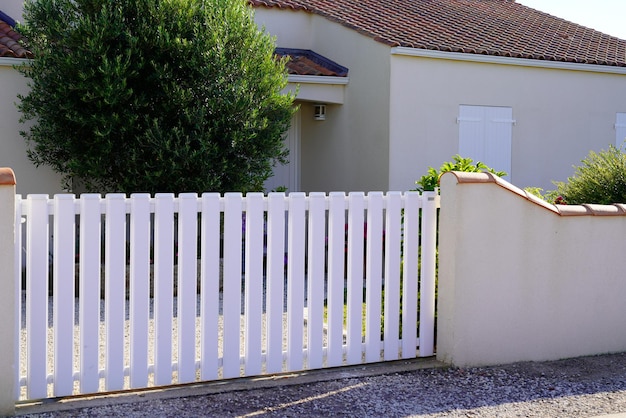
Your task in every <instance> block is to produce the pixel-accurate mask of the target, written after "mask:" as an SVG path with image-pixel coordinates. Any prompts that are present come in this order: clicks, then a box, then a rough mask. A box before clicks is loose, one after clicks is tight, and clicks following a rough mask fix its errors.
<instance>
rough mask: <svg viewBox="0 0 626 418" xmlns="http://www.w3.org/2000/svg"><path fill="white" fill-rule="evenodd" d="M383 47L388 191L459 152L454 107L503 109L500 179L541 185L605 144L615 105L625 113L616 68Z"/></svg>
mask: <svg viewBox="0 0 626 418" xmlns="http://www.w3.org/2000/svg"><path fill="white" fill-rule="evenodd" d="M391 54H392V55H391V92H390V97H391V104H390V106H391V109H390V127H391V130H390V135H389V142H390V153H389V158H390V164H389V167H390V171H389V187H390V188H391V189H394V190H395V189H399V190H405V189H407V188H411V187H412V186H413V184H414V181H415V178H416V176H417V175H418V174H419V173H421V172H422V171H423V168H424V167H428V166H433V167H437V168H438V167H439V165H440V164H441V163H442V162H443V161H448V160H450V157H451V156H452V155H454V154H456V153H458V152H459V143H458V141H459V125H458V123H457V120H456V119H457V117H458V116H459V105H481V106H505V107H511V108H512V111H513V118H514V120H515V123H514V125H513V128H512V131H513V133H512V144H511V145H512V147H511V148H512V149H511V172H510V177H509V179H510V181H511V182H512V183H513V184H515V185H516V186H518V187H527V186H535V187H542V188H544V189H546V190H550V189H554V185H553V184H552V182H551V181H552V180H557V181H565V180H567V177H569V176H571V175H573V173H574V169H573V168H572V166H573V165H579V163H580V160H582V159H583V158H585V156H586V155H587V154H588V153H589V151H590V150H595V151H599V150H601V149H606V148H608V146H609V144H615V141H616V138H615V122H616V113H617V112H626V68H619V67H608V66H598V65H589V64H584V65H583V64H575V63H558V62H548V61H539V60H529V59H519V58H517V59H516V58H503V57H485V56H480V55H473V56H472V55H469V54H458V53H445V52H427V51H420V50H412V49H408V48H397V49H393V50H392V51H391ZM461 58H465V59H466V60H461ZM418 170H419V171H418Z"/></svg>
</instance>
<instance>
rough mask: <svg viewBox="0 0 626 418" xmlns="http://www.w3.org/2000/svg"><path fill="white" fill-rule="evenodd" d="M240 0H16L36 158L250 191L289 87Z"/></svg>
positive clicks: (113, 186) (87, 180)
mask: <svg viewBox="0 0 626 418" xmlns="http://www.w3.org/2000/svg"><path fill="white" fill-rule="evenodd" d="M252 13H253V12H252V10H251V9H250V8H249V7H248V5H247V2H246V0H167V1H154V0H116V1H111V0H27V1H26V3H25V14H24V19H25V22H26V23H25V25H23V26H21V27H20V31H22V32H23V34H24V35H25V36H26V38H27V39H28V41H27V43H28V45H27V46H28V48H30V49H31V51H32V52H33V53H34V55H35V60H34V61H33V62H32V64H31V65H29V66H24V67H22V68H21V71H22V72H23V73H24V74H25V75H26V76H28V77H29V78H30V79H31V80H30V87H31V90H30V92H29V93H28V94H27V95H25V96H22V97H20V99H21V102H20V103H19V104H18V107H19V109H20V110H21V111H22V113H23V117H22V120H23V121H26V120H33V121H34V125H33V126H32V128H31V129H30V131H28V132H23V133H22V135H23V136H24V137H25V138H26V140H27V142H28V144H29V147H30V149H29V157H30V158H31V160H32V161H33V162H34V163H35V164H36V165H49V166H51V167H52V168H53V169H54V170H55V171H57V172H59V173H62V174H63V175H64V180H65V182H66V185H67V186H69V188H72V186H75V185H76V182H77V181H78V182H82V183H83V184H84V186H85V187H86V188H87V190H95V191H99V192H110V191H120V192H126V193H130V192H138V191H144V192H150V193H156V192H171V191H175V192H183V191H186V192H203V191H207V190H211V191H219V192H226V191H235V190H237V191H244V192H245V191H257V190H258V191H260V190H262V187H263V182H264V180H265V179H266V178H268V177H269V176H270V175H271V174H272V167H273V165H274V164H275V163H280V162H285V159H286V156H287V150H286V148H285V145H284V143H283V133H284V132H285V131H286V130H287V129H288V127H289V123H290V120H291V115H292V113H293V108H292V103H293V95H283V94H281V93H280V92H281V90H282V89H283V88H284V87H285V85H286V83H287V77H286V70H285V65H284V64H285V63H284V61H282V60H277V59H276V58H275V56H274V47H275V45H274V40H273V38H271V37H270V36H269V34H267V33H264V32H261V31H259V29H258V27H257V25H256V23H255V22H254V19H253V14H252Z"/></svg>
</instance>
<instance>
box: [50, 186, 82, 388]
mask: <svg viewBox="0 0 626 418" xmlns="http://www.w3.org/2000/svg"><path fill="white" fill-rule="evenodd" d="M74 200H75V196H74V195H69V194H64V195H56V196H54V233H53V240H54V241H53V242H54V250H53V254H54V258H53V270H52V271H53V273H52V276H53V302H52V305H53V309H54V311H53V315H52V318H53V329H54V332H53V334H54V371H53V373H54V396H68V395H71V394H72V392H73V391H74V373H73V371H74V279H75V277H74V276H75V268H74V263H75V261H76V260H75V250H76V238H75V237H76V230H75V215H74Z"/></svg>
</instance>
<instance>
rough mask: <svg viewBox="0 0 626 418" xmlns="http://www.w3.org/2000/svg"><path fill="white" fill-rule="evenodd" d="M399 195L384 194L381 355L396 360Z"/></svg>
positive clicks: (397, 344)
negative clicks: (383, 298)
mask: <svg viewBox="0 0 626 418" xmlns="http://www.w3.org/2000/svg"><path fill="white" fill-rule="evenodd" d="M401 211H402V195H401V194H400V193H399V192H389V193H387V212H386V219H385V311H384V312H385V313H384V315H385V320H384V327H385V332H384V338H385V343H384V350H385V353H384V358H385V360H397V359H398V349H399V339H398V333H399V332H400V262H401V258H400V241H401V239H402V236H401V223H400V222H401Z"/></svg>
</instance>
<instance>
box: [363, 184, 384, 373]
mask: <svg viewBox="0 0 626 418" xmlns="http://www.w3.org/2000/svg"><path fill="white" fill-rule="evenodd" d="M383 203H384V196H383V194H382V192H373V193H369V194H368V205H367V248H366V251H367V256H366V267H365V268H366V273H365V274H366V279H365V280H366V283H365V289H366V290H365V298H366V300H365V304H366V306H367V310H366V312H365V361H367V362H375V361H380V331H381V329H380V320H381V316H380V315H381V308H382V284H383V254H382V251H381V250H382V248H383Z"/></svg>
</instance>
